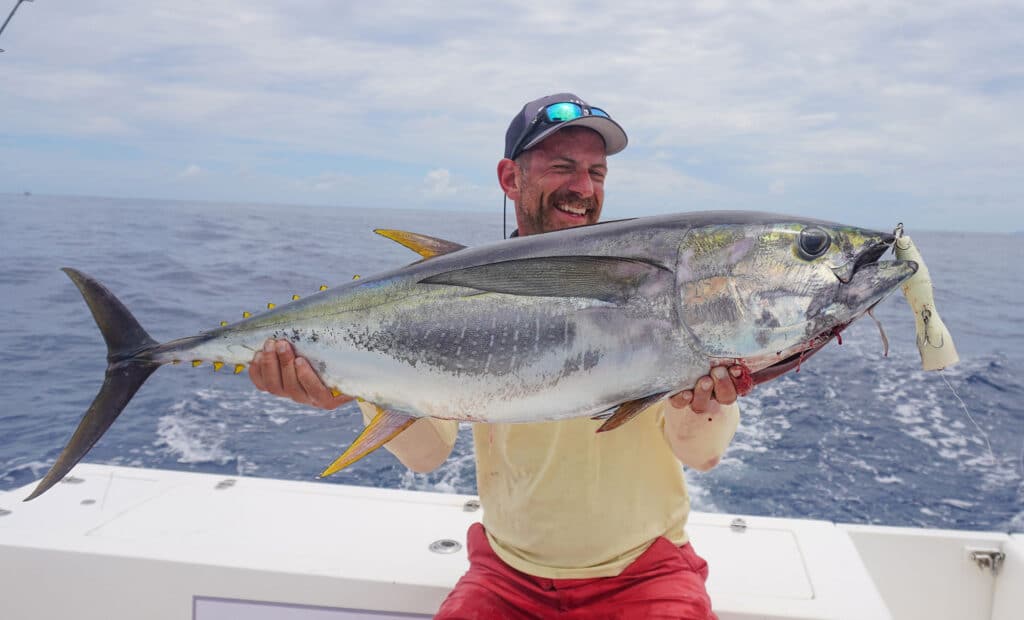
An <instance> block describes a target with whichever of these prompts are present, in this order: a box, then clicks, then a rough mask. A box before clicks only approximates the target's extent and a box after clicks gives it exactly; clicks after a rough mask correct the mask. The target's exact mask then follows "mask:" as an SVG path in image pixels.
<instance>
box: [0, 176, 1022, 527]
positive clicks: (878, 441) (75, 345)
mask: <svg viewBox="0 0 1024 620" xmlns="http://www.w3.org/2000/svg"><path fill="white" fill-rule="evenodd" d="M850 223H856V222H850ZM380 227H384V228H400V229H406V230H413V231H417V232H422V233H426V234H430V235H434V236H438V237H442V238H447V239H451V240H453V241H458V242H461V243H463V244H466V245H473V244H477V243H482V242H485V241H491V240H495V239H498V238H500V237H501V222H500V220H499V218H498V216H497V213H496V210H488V212H487V213H482V212H481V213H463V212H437V211H412V210H403V211H400V210H387V209H342V208H325V207H301V206H267V205H252V204H204V203H185V202H170V201H145V200H113V199H105V198H85V197H46V196H30V197H29V196H19V195H0V265H2V269H0V293H2V296H0V299H2V300H3V304H4V320H3V321H0V351H2V353H0V359H2V362H0V363H2V369H0V371H2V376H3V380H2V381H0V490H6V489H11V488H14V487H18V486H21V485H25V484H28V483H30V482H32V481H34V480H36V479H38V478H39V477H41V476H42V475H43V474H44V473H45V471H46V469H47V468H48V467H49V464H50V463H52V462H53V460H54V459H55V458H56V456H57V454H58V453H59V451H60V449H61V447H63V445H64V443H65V442H66V440H67V439H68V437H69V436H70V433H71V431H72V430H73V429H74V427H75V425H76V424H77V423H78V420H79V418H80V417H81V415H82V413H83V412H84V411H85V409H86V407H87V406H88V404H89V403H90V402H91V400H92V398H93V396H94V395H95V393H96V390H97V389H98V387H99V385H100V383H101V381H102V377H103V371H104V368H105V346H104V344H103V341H102V338H101V337H100V335H99V332H98V331H97V329H96V327H95V325H94V323H93V320H92V318H91V316H90V314H89V312H88V310H87V308H86V306H85V304H84V302H83V301H82V299H81V296H80V295H79V294H78V291H77V289H75V287H74V286H73V285H72V284H71V282H70V281H69V280H68V279H67V278H66V277H65V276H64V274H63V273H61V272H60V271H59V268H60V267H63V266H73V267H75V268H78V269H81V270H82V271H85V272H87V273H90V274H92V275H94V276H96V277H97V278H98V279H100V281H102V282H104V284H106V285H107V286H108V287H109V288H110V289H111V290H113V291H114V292H115V293H116V294H117V295H118V296H119V297H120V298H121V299H122V301H124V303H125V304H126V305H127V306H128V307H129V308H130V309H131V310H132V311H133V313H134V314H135V315H136V317H137V318H138V319H139V321H140V322H141V323H142V325H143V326H145V327H146V328H147V329H148V330H149V331H150V333H151V334H152V335H153V336H154V337H155V338H157V339H158V340H165V339H170V338H176V337H180V336H185V335H189V334H193V333H196V332H198V331H201V330H204V329H208V328H211V327H213V326H216V325H217V324H218V323H219V322H220V321H221V320H235V319H237V318H239V317H240V315H241V313H242V311H244V310H249V311H253V312H255V311H258V310H260V309H262V308H264V307H265V306H266V303H267V302H270V301H273V302H285V301H287V300H289V299H290V298H291V295H292V294H293V293H298V294H300V295H301V294H306V293H310V292H313V291H316V290H317V289H318V287H319V286H320V285H321V284H324V283H326V284H337V283H342V282H345V281H348V280H350V279H351V277H352V276H353V275H355V274H370V273H374V272H377V271H381V270H384V269H387V268H391V267H394V266H397V265H401V264H405V263H408V262H411V261H412V260H413V259H414V258H415V256H414V255H412V254H411V253H409V252H408V251H407V250H405V249H403V248H401V247H399V246H397V245H395V244H394V243H392V242H390V241H387V240H385V239H383V238H380V237H377V236H376V235H374V234H373V233H372V229H373V228H380ZM908 232H909V233H910V234H912V235H913V237H914V239H915V241H916V243H917V245H918V247H919V248H920V249H921V251H922V254H923V256H924V257H925V260H926V261H927V262H928V265H929V268H930V270H931V273H932V277H933V279H934V280H935V286H936V300H937V305H938V308H939V311H940V312H941V314H942V317H943V319H944V321H945V322H946V324H947V325H948V326H949V328H950V330H951V332H952V334H953V336H954V337H955V339H956V344H957V348H958V349H959V352H960V356H961V358H962V361H961V363H960V364H958V365H956V366H954V367H952V368H950V369H947V370H945V371H943V372H942V373H926V372H923V371H922V370H920V361H919V358H918V353H917V350H916V348H915V346H914V324H913V316H912V314H911V311H910V309H909V307H908V306H907V304H906V302H905V301H904V300H903V299H902V296H900V295H899V294H896V295H893V296H891V297H890V298H889V299H888V300H886V301H885V302H884V303H883V304H882V305H881V306H879V308H878V309H877V311H876V316H877V317H878V318H879V319H880V320H881V322H882V324H883V325H884V326H885V328H886V331H887V334H888V337H889V340H890V353H889V356H888V357H883V355H882V344H881V340H880V338H879V335H878V331H877V328H876V327H875V325H874V324H872V323H871V322H870V321H861V322H859V323H857V324H854V325H853V326H851V327H850V328H849V329H848V330H847V331H846V332H844V334H843V345H842V346H836V345H835V344H832V345H829V347H827V348H826V349H825V350H823V351H822V352H821V353H819V354H818V355H816V356H815V357H814V358H813V359H812V360H810V361H808V362H807V363H806V364H804V365H803V367H802V368H801V370H800V372H799V373H791V374H789V375H787V376H785V377H782V378H781V379H778V380H776V381H774V382H772V383H769V384H766V385H762V386H759V387H758V388H757V389H756V390H755V391H754V392H753V393H752V394H751V395H750V396H748V397H745V398H744V399H743V400H742V401H741V406H742V421H741V424H740V429H739V431H738V433H737V435H736V438H735V439H734V441H733V443H732V445H731V447H730V449H729V451H728V453H727V456H726V458H725V459H724V460H723V462H722V463H721V464H720V465H719V466H718V467H717V468H715V469H714V470H712V471H711V472H708V473H703V474H702V473H698V472H688V473H687V476H688V480H689V482H690V485H691V492H692V495H693V505H694V507H695V508H696V509H698V510H705V511H712V512H723V513H730V514H737V513H738V514H753V515H768V516H779V517H805V518H816V519H827V520H835V521H844V522H855V523H874V524H886V525H903V526H925V527H939V528H953V529H972V530H989V531H1017V532H1020V531H1024V379H1022V378H1021V369H1022V368H1024V315H1022V312H1021V310H1020V307H1021V306H1018V305H1017V304H1018V303H1022V302H1024V275H1022V273H1021V269H1020V266H1021V265H1022V264H1024V236H1022V235H1019V234H1018V235H1012V234H967V233H957V232H925V231H915V230H913V228H912V227H911V228H908ZM360 428H361V418H360V416H359V415H358V411H357V409H356V408H355V407H354V405H349V406H345V407H342V408H340V409H338V410H336V411H332V412H322V411H319V410H314V409H311V408H307V407H303V406H300V405H295V404H292V403H290V402H287V401H284V400H282V399H278V398H274V397H271V396H267V395H264V394H262V393H259V392H258V391H256V390H255V389H254V388H253V387H252V385H251V383H250V382H249V380H248V378H247V376H246V375H244V374H243V375H239V376H235V375H232V374H231V373H230V372H220V373H217V374H214V373H213V372H212V370H211V369H210V367H209V366H205V367H201V368H199V369H192V368H190V367H188V366H187V365H185V366H181V367H173V368H167V369H163V370H161V371H160V372H158V373H156V374H155V375H154V376H153V378H151V379H150V380H149V381H148V382H147V383H146V385H145V386H144V387H143V388H142V389H141V390H140V391H139V393H138V395H137V396H136V397H135V399H134V400H133V401H132V403H131V404H130V405H129V406H128V408H127V409H126V410H125V412H124V413H123V414H122V416H121V417H120V418H119V419H118V420H117V422H116V423H115V424H114V426H113V427H112V428H111V430H110V431H109V432H108V433H107V434H106V435H105V436H104V437H103V439H102V440H100V442H99V443H98V444H97V445H96V447H95V448H94V449H93V450H92V452H90V454H89V455H88V456H87V457H86V461H91V462H98V463H112V464H120V465H130V466H139V467H154V468H166V469H178V470H191V471H202V472H215V473H222V474H226V475H227V474H230V475H234V474H240V475H251V476H261V477H272V478H284V479H293V480H310V479H312V478H314V477H315V475H316V474H317V473H318V472H319V471H321V469H322V468H323V466H325V465H326V464H328V463H329V462H331V461H332V460H333V459H334V458H335V457H336V456H337V455H338V454H340V452H341V450H342V449H343V448H344V447H345V446H347V445H348V444H349V443H350V442H351V441H352V440H353V439H354V438H355V437H356V435H357V434H358V432H359V430H360ZM335 483H343V484H358V485H367V486H378V487H391V488H406V489H418V490H431V491H441V492H460V493H474V492H475V483H476V481H475V472H474V466H473V457H472V446H471V439H470V433H469V430H468V428H465V429H463V432H462V433H461V435H460V438H459V441H458V443H457V445H456V448H455V451H454V453H453V455H452V457H451V458H450V459H449V461H448V462H447V463H446V464H445V465H444V466H443V467H442V468H441V469H439V470H438V471H436V472H433V473H431V474H427V475H415V474H411V473H409V472H408V471H406V470H405V469H404V468H403V467H402V466H401V465H400V464H399V463H398V462H397V461H396V460H395V459H394V458H393V457H392V456H391V455H390V454H388V453H387V452H386V451H383V450H381V451H378V452H376V453H374V454H372V455H370V456H369V457H367V458H366V459H364V460H362V461H360V462H359V463H357V464H356V465H354V466H353V467H351V468H349V469H348V470H346V471H344V472H342V473H340V474H338V475H335V476H333V477H332V478H329V479H327V480H325V481H323V484H335Z"/></svg>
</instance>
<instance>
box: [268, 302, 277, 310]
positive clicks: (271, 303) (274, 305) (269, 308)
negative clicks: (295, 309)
mask: <svg viewBox="0 0 1024 620" xmlns="http://www.w3.org/2000/svg"><path fill="white" fill-rule="evenodd" d="M276 307H277V304H275V303H273V302H269V303H267V310H273V309H274V308H276Z"/></svg>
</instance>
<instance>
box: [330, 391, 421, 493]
mask: <svg viewBox="0 0 1024 620" xmlns="http://www.w3.org/2000/svg"><path fill="white" fill-rule="evenodd" d="M374 407H375V408H376V409H377V415H375V416H373V420H372V421H370V423H369V424H367V425H366V428H364V429H363V432H362V433H360V435H359V437H356V440H355V441H353V442H352V445H351V446H349V447H348V449H347V450H345V452H344V453H343V454H342V455H341V456H339V457H338V458H337V459H336V460H335V461H334V462H333V463H331V464H330V466H328V467H327V469H325V470H324V471H323V473H322V474H320V477H321V478H326V477H327V476H330V475H331V474H333V473H335V472H338V471H341V470H342V469H345V468H346V467H348V466H349V465H351V464H352V463H355V462H356V461H358V460H359V459H361V458H363V457H364V456H366V455H367V454H369V453H371V452H373V451H374V450H376V449H377V448H379V447H381V446H383V445H384V444H386V443H387V442H389V441H391V440H392V439H394V438H395V437H396V436H397V435H398V434H399V433H401V432H402V431H404V430H405V429H407V428H409V426H410V425H411V424H412V423H413V422H415V421H416V418H414V417H412V416H407V415H405V414H402V413H395V412H394V411H388V410H387V409H381V408H380V407H377V406H376V405H374Z"/></svg>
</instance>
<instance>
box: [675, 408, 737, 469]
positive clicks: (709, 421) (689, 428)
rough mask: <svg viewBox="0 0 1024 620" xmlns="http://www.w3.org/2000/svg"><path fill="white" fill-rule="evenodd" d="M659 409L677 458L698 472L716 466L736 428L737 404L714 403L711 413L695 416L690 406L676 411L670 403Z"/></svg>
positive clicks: (696, 414)
mask: <svg viewBox="0 0 1024 620" xmlns="http://www.w3.org/2000/svg"><path fill="white" fill-rule="evenodd" d="M662 406H663V407H664V413H665V440H666V441H668V443H669V447H670V448H671V449H672V453H673V454H675V455H676V458H678V459H679V460H680V461H682V462H683V464H684V465H687V466H688V467H693V468H694V469H699V470H701V471H707V470H709V469H711V468H712V467H714V466H715V465H717V464H718V462H719V461H720V460H721V459H722V455H724V454H725V449H726V448H727V447H729V442H731V441H732V438H733V435H735V434H736V427H737V426H739V422H740V408H739V405H737V404H736V403H733V404H731V405H720V404H717V403H716V404H715V406H714V408H713V409H712V410H710V411H708V412H706V413H703V414H699V413H694V412H693V411H692V410H691V409H690V408H689V407H684V408H682V409H676V408H675V407H673V406H672V404H671V403H669V402H665V403H664V404H663V405H662Z"/></svg>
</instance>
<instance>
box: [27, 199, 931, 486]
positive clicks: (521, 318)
mask: <svg viewBox="0 0 1024 620" xmlns="http://www.w3.org/2000/svg"><path fill="white" fill-rule="evenodd" d="M377 232H379V233H380V234H382V235H384V236H386V237H389V238H391V239H394V240H395V241H398V242H399V243H402V244H403V245H406V246H407V247H409V248H411V249H413V250H415V251H417V252H419V253H420V254H421V256H423V257H424V259H423V260H420V261H418V262H415V263H413V264H411V265H408V266H405V267H402V268H399V269H395V270H393V271H389V272H387V273H383V274H380V275H377V276H374V277H367V278H363V279H360V280H357V281H353V282H350V283H347V284H345V285H342V286H340V287H337V288H332V289H329V290H326V291H322V292H320V293H317V294H315V295H312V296H309V297H306V298H303V299H300V300H297V301H293V302H292V303H289V304H287V305H282V306H280V307H277V308H274V309H273V310H270V311H268V312H266V313H263V314H260V315H257V316H253V317H251V318H247V319H245V320H243V321H240V322H238V323H235V324H232V325H226V326H222V327H220V328H218V329H214V330H212V331H207V332H203V333H201V334H199V335H195V336H189V337H186V338H181V339H178V340H172V341H169V342H165V343H158V342H157V341H155V340H154V339H153V338H151V337H150V336H149V334H147V333H146V331H145V330H144V329H143V328H142V326H141V325H139V323H138V322H137V321H136V320H135V318H134V317H132V315H131V313H130V312H129V311H128V310H127V309H126V308H125V307H124V305H122V304H121V302H120V301H118V300H117V298H116V297H114V295H113V294H112V293H111V292H110V291H109V290H107V289H106V288H105V287H103V285H101V284H99V283H98V282H97V281H96V280H94V279H92V278H91V277H89V276H86V275H84V274H82V273H80V272H78V271H75V270H73V269H65V270H64V271H65V272H66V273H67V274H68V276H70V277H71V279H72V281H73V282H74V283H75V284H76V285H77V286H78V288H79V289H80V291H81V292H82V295H83V296H84V298H85V301H86V303H87V304H88V305H89V308H90V309H91V310H92V313H93V316H94V318H95V320H96V323H97V325H98V326H99V328H100V331H101V332H102V334H103V337H104V339H105V340H106V343H107V348H108V354H107V359H108V367H107V371H106V378H105V380H104V382H103V386H102V388H101V389H100V391H99V394H98V395H97V396H96V398H95V400H94V401H93V403H92V405H91V406H90V407H89V409H88V410H87V411H86V413H85V415H84V417H83V418H82V420H81V422H80V423H79V426H78V428H77V430H76V431H75V432H74V434H73V436H72V437H71V439H70V441H69V442H68V444H67V446H66V447H65V448H64V450H63V451H62V453H61V454H60V456H59V457H58V459H57V461H56V463H55V464H54V465H53V467H52V468H51V469H50V471H49V472H48V473H47V474H46V476H45V477H44V478H43V480H42V481H41V482H40V483H39V485H38V487H37V488H36V489H35V490H34V491H33V493H32V494H31V495H30V496H29V498H28V499H32V498H34V497H37V496H39V495H40V494H41V493H43V492H45V491H46V490H47V489H49V488H50V487H51V486H52V485H53V484H55V483H56V482H57V481H59V480H60V479H61V478H62V477H63V476H64V475H65V474H66V473H67V472H68V471H70V470H71V468H72V467H73V466H74V465H75V463H77V462H78V461H79V460H80V459H81V458H82V457H83V456H84V455H85V454H86V453H87V452H88V451H89V449H90V448H92V446H93V445H94V444H95V443H96V441H97V440H99V438H100V437H101V436H102V435H103V433H104V432H106V430H107V429H108V428H109V427H110V425H111V424H112V423H113V422H114V420H115V419H116V418H117V416H118V415H119V414H120V413H121V411H122V410H123V409H124V408H125V406H126V405H127V404H128V402H129V400H130V399H131V398H132V396H133V395H134V394H135V392H136V391H137V390H138V389H139V387H141V385H142V384H143V382H144V381H145V380H146V379H147V378H148V377H149V376H150V375H151V374H152V373H153V372H154V371H155V370H156V369H157V368H159V367H160V366H161V365H164V364H168V363H177V362H185V363H191V364H192V365H199V364H201V363H203V362H210V363H212V364H213V365H214V368H215V369H220V368H221V367H223V366H227V367H228V368H232V369H234V370H235V371H236V372H240V371H241V370H242V369H244V368H245V367H246V365H247V364H248V363H249V362H250V361H251V360H252V357H253V354H254V353H255V352H256V351H258V350H259V349H260V348H261V347H262V345H263V342H264V341H265V340H266V339H268V338H283V339H287V340H289V341H291V342H292V344H293V345H294V347H295V350H296V352H297V354H299V355H301V356H304V357H306V358H307V359H308V360H309V361H310V363H311V364H312V365H313V368H315V369H316V370H317V372H318V374H319V376H320V377H321V379H322V380H323V381H324V382H325V383H326V384H327V385H328V386H331V387H332V388H333V389H335V390H337V391H340V392H343V393H346V394H350V395H352V396H357V397H360V398H363V399H365V400H367V401H370V402H372V403H374V404H376V405H377V407H378V412H379V413H378V415H377V417H376V418H375V419H374V420H373V421H372V422H371V423H370V424H369V425H368V426H367V428H366V429H365V430H364V432H363V434H362V435H360V436H359V438H358V439H357V440H356V441H355V442H354V443H353V444H352V446H350V447H349V449H348V450H347V451H346V452H345V454H343V455H342V456H341V457H339V459H338V460H337V461H335V463H333V464H332V465H331V466H330V467H329V468H328V469H327V470H326V471H325V472H324V474H323V475H327V474H330V473H333V472H334V471H337V470H338V469H341V468H343V467H345V466H347V465H348V464H350V463H352V462H354V461H355V460H357V459H359V458H361V457H362V456H365V455H366V454H368V453H369V452H371V451H372V450H374V449H376V448H378V447H379V446H381V445H382V444H384V443H385V442H386V441H388V440H389V439H391V438H392V437H394V436H395V435H397V434H398V433H400V432H401V431H402V430H404V429H405V428H406V427H408V426H409V425H410V424H411V423H412V422H413V421H415V420H416V419H417V418H419V417H424V416H430V417H436V418H446V419H457V420H469V421H474V422H536V421H541V420H558V419H564V418H571V417H577V416H589V417H592V418H595V419H604V420H605V421H604V423H603V424H602V425H601V426H600V428H599V429H598V430H603V431H604V430H610V429H612V428H615V427H617V426H619V425H620V424H622V423H624V422H626V421H628V420H629V419H630V418H632V417H633V416H635V415H637V414H638V413H640V412H641V411H643V410H644V409H645V408H647V407H648V406H649V405H651V404H654V403H655V402H657V401H659V400H661V399H663V398H667V397H668V396H669V395H671V394H674V393H676V392H678V391H680V390H684V389H688V388H691V387H693V385H694V383H695V381H696V380H697V379H698V378H700V377H701V376H702V375H704V374H706V373H707V372H708V370H709V368H710V367H711V366H714V365H720V364H738V365H740V366H742V367H743V368H744V369H745V374H744V376H743V377H742V378H741V380H740V383H741V384H742V385H741V391H745V390H747V389H749V388H750V387H751V386H753V385H755V384H758V383H763V382H764V381H768V380H770V379H772V378H775V377H778V376H780V375H782V374H783V373H785V372H787V371H789V370H791V369H793V368H795V367H797V366H798V365H799V364H800V363H801V362H802V361H804V360H806V358H807V357H809V356H810V355H813V354H814V353H815V352H816V351H818V350H820V349H821V348H822V347H823V346H824V345H825V344H826V343H828V342H829V341H830V340H832V339H833V338H835V337H836V336H837V335H838V334H839V332H840V331H841V330H842V329H844V328H845V327H846V326H847V325H849V324H850V323H851V322H852V321H854V320H856V319H857V318H859V317H860V316H862V315H863V314H864V313H865V312H867V311H868V310H870V309H871V308H872V307H873V306H874V305H875V304H877V303H878V302H879V301H880V300H881V299H883V298H884V297H885V296H886V295H887V294H889V293H890V292H892V291H893V290H894V289H895V288H897V287H898V286H899V285H900V284H901V283H902V282H903V281H904V280H906V279H907V278H909V277H910V276H911V275H913V274H914V272H915V271H916V270H917V265H916V263H914V262H912V261H899V260H893V261H881V260H880V259H881V257H882V255H883V254H884V253H885V252H886V250H888V249H890V248H891V246H892V244H893V242H894V237H893V235H891V234H887V233H882V232H874V231H870V230H864V229H860V228H854V227H850V226H843V225H839V224H833V223H829V222H823V221H818V220H811V219H804V218H795V217H787V216H781V215H774V214H766V213H745V212H708V213H688V214H679V215H668V216H660V217H651V218H639V219H632V220H621V221H615V222H607V223H602V224H596V225H593V226H585V227H579V228H572V229H567V230H560V231H556V232H551V233H547V234H543V235H533V236H529V237H523V238H513V239H509V240H505V241H499V242H496V243H491V244H487V245H483V246H478V247H474V248H464V247H463V246H461V245H459V244H456V243H452V242H448V241H444V240H441V239H435V238H431V237H426V236H423V235H417V234H413V233H406V232H401V231H377Z"/></svg>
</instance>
